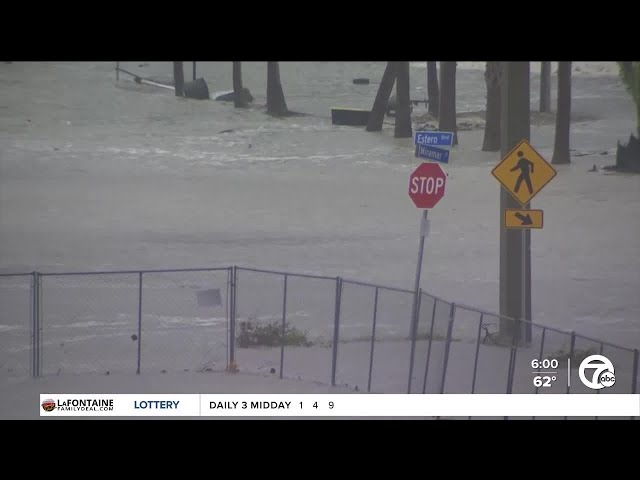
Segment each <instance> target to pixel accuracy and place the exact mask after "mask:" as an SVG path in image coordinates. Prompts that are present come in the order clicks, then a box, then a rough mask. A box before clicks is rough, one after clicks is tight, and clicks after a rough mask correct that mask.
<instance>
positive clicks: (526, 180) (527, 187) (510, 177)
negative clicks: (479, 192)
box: [491, 140, 557, 205]
mask: <svg viewBox="0 0 640 480" xmlns="http://www.w3.org/2000/svg"><path fill="white" fill-rule="evenodd" d="M491 174H492V175H493V176H494V177H495V178H496V179H497V180H498V181H499V182H500V183H501V184H502V185H503V186H504V187H505V188H506V189H507V190H508V191H509V193H511V195H513V197H514V198H515V199H516V200H517V201H518V202H519V203H520V204H521V205H526V204H527V203H529V202H530V201H531V199H532V198H533V197H535V196H536V194H537V193H538V192H539V191H540V190H542V189H543V188H544V186H545V185H546V184H547V183H549V182H550V181H551V179H552V178H553V177H555V176H556V174H557V172H556V171H555V169H554V168H553V167H552V166H551V164H550V163H549V162H547V161H546V160H545V159H544V158H543V157H542V155H540V154H539V153H538V152H536V150H535V149H534V148H533V147H532V146H531V144H530V143H529V142H528V141H526V140H522V141H521V142H520V143H519V144H518V145H517V146H516V147H515V148H514V149H513V150H511V152H509V153H508V154H507V156H505V157H504V159H503V160H502V161H501V162H500V163H499V164H498V165H497V166H496V167H495V168H494V169H493V170H492V171H491Z"/></svg>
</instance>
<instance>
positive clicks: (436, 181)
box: [407, 163, 447, 393]
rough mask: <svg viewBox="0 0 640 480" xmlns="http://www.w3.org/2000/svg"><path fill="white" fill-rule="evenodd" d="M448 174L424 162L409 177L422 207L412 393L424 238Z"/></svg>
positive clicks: (413, 318)
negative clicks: (431, 213) (430, 216)
mask: <svg viewBox="0 0 640 480" xmlns="http://www.w3.org/2000/svg"><path fill="white" fill-rule="evenodd" d="M446 179H447V174H446V173H445V172H444V171H443V170H442V168H441V167H440V165H439V164H437V163H423V164H422V165H420V166H419V167H418V168H416V170H415V171H414V172H413V173H412V174H411V176H410V177H409V197H411V200H413V203H414V204H415V206H416V207H418V208H420V209H422V220H421V223H420V242H419V246H418V264H417V265H416V278H415V284H414V289H413V292H414V293H413V305H412V308H411V354H410V357H409V380H408V382H407V393H411V381H412V378H413V357H414V354H415V348H416V335H417V329H418V307H419V305H420V275H421V273H422V257H423V254H424V239H425V238H426V237H427V236H428V235H429V219H428V215H429V209H431V208H433V207H435V205H436V204H437V203H438V202H439V201H440V200H441V199H442V197H444V190H445V184H446Z"/></svg>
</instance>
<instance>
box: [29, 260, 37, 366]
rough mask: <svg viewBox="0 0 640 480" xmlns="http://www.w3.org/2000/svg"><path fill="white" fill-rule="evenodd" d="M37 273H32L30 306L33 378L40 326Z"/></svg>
mask: <svg viewBox="0 0 640 480" xmlns="http://www.w3.org/2000/svg"><path fill="white" fill-rule="evenodd" d="M37 281H38V280H37V277H36V272H33V273H31V292H30V293H31V300H30V301H29V304H30V306H31V312H30V313H31V314H30V317H31V326H30V328H31V351H30V352H29V353H30V354H31V355H30V358H29V373H30V375H31V376H32V377H35V376H36V349H37V348H38V347H37V341H36V331H37V330H38V325H37V324H36V282H37Z"/></svg>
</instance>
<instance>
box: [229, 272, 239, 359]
mask: <svg viewBox="0 0 640 480" xmlns="http://www.w3.org/2000/svg"><path fill="white" fill-rule="evenodd" d="M237 282H238V268H237V267H236V266H235V265H234V266H233V267H232V271H231V305H230V307H231V308H230V309H229V310H230V315H229V368H231V369H233V370H235V363H236V285H237Z"/></svg>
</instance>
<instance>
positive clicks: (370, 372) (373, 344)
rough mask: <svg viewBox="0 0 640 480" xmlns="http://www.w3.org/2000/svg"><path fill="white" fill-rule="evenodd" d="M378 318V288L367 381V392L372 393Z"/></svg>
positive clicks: (374, 307)
mask: <svg viewBox="0 0 640 480" xmlns="http://www.w3.org/2000/svg"><path fill="white" fill-rule="evenodd" d="M377 318H378V287H376V293H375V295H374V297H373V330H372V331H371V351H370V353H369V379H368V381H367V392H371V376H372V375H373V349H374V347H375V343H376V320H377Z"/></svg>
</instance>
